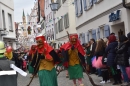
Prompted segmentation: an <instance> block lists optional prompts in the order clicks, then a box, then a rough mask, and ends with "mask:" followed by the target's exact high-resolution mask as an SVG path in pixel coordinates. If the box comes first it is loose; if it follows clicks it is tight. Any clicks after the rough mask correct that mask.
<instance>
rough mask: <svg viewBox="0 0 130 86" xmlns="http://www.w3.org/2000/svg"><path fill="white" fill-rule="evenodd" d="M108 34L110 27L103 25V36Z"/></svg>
mask: <svg viewBox="0 0 130 86" xmlns="http://www.w3.org/2000/svg"><path fill="white" fill-rule="evenodd" d="M109 35H110V27H109V25H105V26H104V36H105V37H108V36H109Z"/></svg>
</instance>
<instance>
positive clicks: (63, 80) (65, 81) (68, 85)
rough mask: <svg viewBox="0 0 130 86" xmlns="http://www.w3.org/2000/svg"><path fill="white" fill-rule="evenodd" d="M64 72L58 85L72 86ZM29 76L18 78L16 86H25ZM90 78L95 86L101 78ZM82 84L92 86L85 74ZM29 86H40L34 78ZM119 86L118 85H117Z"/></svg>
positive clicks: (107, 84) (110, 84) (104, 85)
mask: <svg viewBox="0 0 130 86" xmlns="http://www.w3.org/2000/svg"><path fill="white" fill-rule="evenodd" d="M65 74H66V73H65V71H63V72H61V73H60V74H59V76H58V84H59V86H73V84H72V81H70V80H69V79H68V78H66V77H65ZM30 76H31V75H30V74H28V76H27V77H23V76H21V75H19V76H18V86H27V84H28V83H29V81H30ZM91 76H92V78H93V79H94V81H95V83H96V84H99V82H100V79H101V77H97V76H96V75H91ZM83 83H84V84H85V85H84V86H92V85H91V83H90V82H89V79H88V78H87V76H86V74H84V79H83ZM30 86H40V85H39V81H38V77H37V78H34V80H33V82H32V83H31V85H30ZM103 86H112V83H106V84H103ZM117 86H119V85H117Z"/></svg>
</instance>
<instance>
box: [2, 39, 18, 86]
mask: <svg viewBox="0 0 130 86" xmlns="http://www.w3.org/2000/svg"><path fill="white" fill-rule="evenodd" d="M5 51H6V49H5V47H4V42H2V41H0V73H1V74H2V72H4V73H6V74H3V75H0V86H17V75H16V74H14V73H16V71H13V69H11V67H10V65H11V64H15V62H14V61H11V60H8V59H7V58H6V57H5V56H4V53H5ZM5 71H6V72H5ZM11 71H12V72H14V73H12V72H11ZM8 73H12V74H8Z"/></svg>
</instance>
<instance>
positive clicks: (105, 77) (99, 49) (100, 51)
mask: <svg viewBox="0 0 130 86" xmlns="http://www.w3.org/2000/svg"><path fill="white" fill-rule="evenodd" d="M104 53H105V43H104V41H103V40H102V39H99V40H98V41H97V46H96V49H95V56H96V60H98V58H99V57H102V58H103V55H104ZM98 61H99V60H98ZM100 70H101V75H102V81H101V82H100V83H102V84H104V83H106V82H107V83H109V82H110V80H109V72H108V69H107V67H103V68H100Z"/></svg>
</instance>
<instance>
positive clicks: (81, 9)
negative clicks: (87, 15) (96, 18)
mask: <svg viewBox="0 0 130 86" xmlns="http://www.w3.org/2000/svg"><path fill="white" fill-rule="evenodd" d="M79 8H80V15H81V14H82V13H83V8H82V0H80V3H79Z"/></svg>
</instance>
